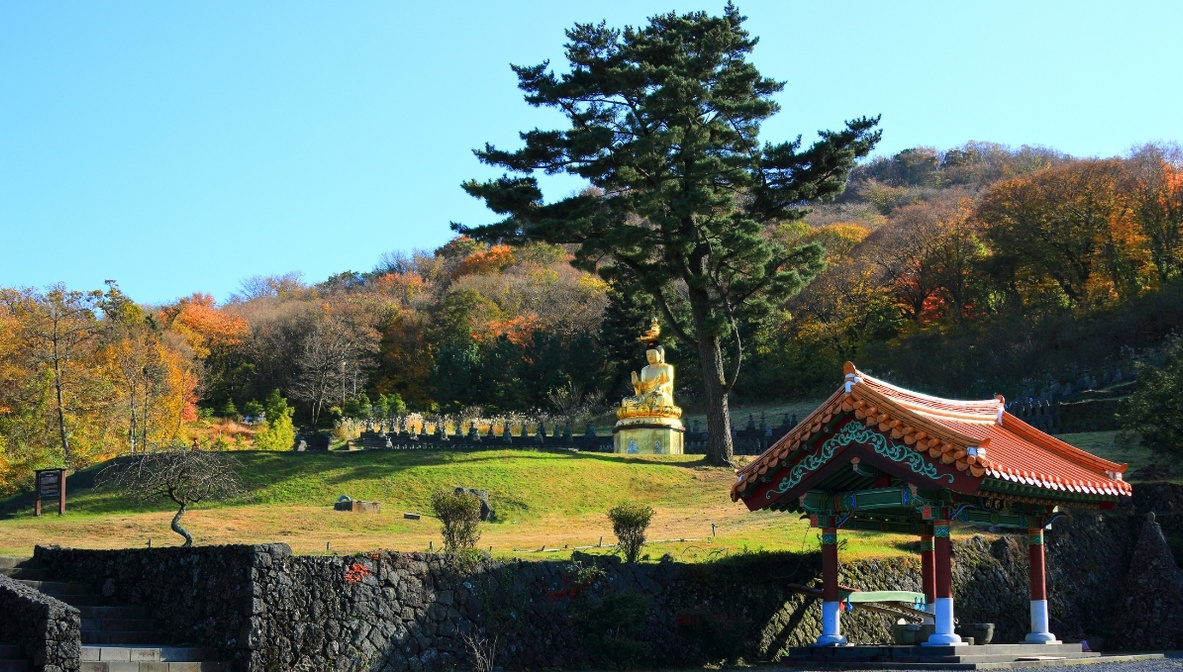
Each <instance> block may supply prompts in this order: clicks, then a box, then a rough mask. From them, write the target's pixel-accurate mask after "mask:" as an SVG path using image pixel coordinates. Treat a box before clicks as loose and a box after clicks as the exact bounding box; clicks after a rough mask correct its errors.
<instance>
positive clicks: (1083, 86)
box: [0, 0, 1183, 303]
mask: <svg viewBox="0 0 1183 672" xmlns="http://www.w3.org/2000/svg"><path fill="white" fill-rule="evenodd" d="M722 6H723V4H722V3H721V2H718V3H709V4H707V3H701V2H672V1H668V0H667V1H666V2H646V1H643V0H632V1H630V2H617V1H611V0H609V1H600V2H595V3H589V2H578V3H577V2H553V1H552V2H495V3H491V2H431V3H405V2H362V1H359V2H349V3H302V2H282V3H281V2H273V3H271V2H215V1H207V2H200V3H181V2H137V3H130V2H116V1H111V2H69V3H63V2H48V1H46V2H40V1H39V2H33V1H31V0H29V1H26V2H17V1H8V2H3V3H0V234H2V237H0V286H44V285H47V284H50V283H53V282H65V283H66V284H68V285H70V286H71V287H74V288H78V289H90V288H97V287H101V285H102V282H103V280H105V279H107V278H113V279H116V280H118V281H119V282H120V284H121V285H122V287H123V289H124V291H126V292H127V293H128V294H129V295H130V296H132V297H133V298H135V299H136V300H138V301H141V302H148V303H158V302H165V301H169V300H172V299H175V298H177V297H180V296H185V295H188V294H191V293H193V292H198V291H201V292H208V293H212V294H213V295H214V296H215V297H217V298H219V299H225V298H227V297H228V296H229V295H230V293H231V292H233V291H235V289H236V288H237V287H238V283H239V282H240V281H241V280H242V279H243V278H246V277H249V276H252V275H260V274H280V273H285V272H288V271H302V272H303V273H304V276H305V279H306V280H309V281H314V282H315V281H320V280H322V279H324V278H325V277H327V276H328V275H330V274H332V273H336V272H339V271H344V270H355V271H365V270H369V269H370V268H372V267H373V266H374V264H375V263H376V262H377V260H378V257H379V255H380V254H381V253H383V252H385V251H390V250H400V249H401V250H411V249H415V248H425V249H431V248H434V247H436V246H438V245H440V244H442V243H443V242H445V241H446V240H447V239H448V238H449V237H450V235H451V233H450V230H449V228H448V222H449V221H460V222H464V223H468V224H476V223H484V222H487V221H491V220H492V219H493V216H492V214H491V213H489V212H488V211H486V210H485V209H484V208H483V206H482V205H481V204H480V203H479V202H477V201H475V200H473V199H471V198H469V197H468V196H467V195H466V194H464V193H463V192H462V191H461V190H460V187H459V184H460V182H461V181H463V180H464V179H467V178H470V177H488V176H490V175H492V174H493V173H492V172H491V171H490V170H489V169H487V168H484V167H482V166H480V165H479V164H478V163H477V161H476V159H475V158H474V157H473V156H472V153H471V149H472V148H474V147H478V146H481V145H483V143H485V142H486V141H491V142H493V143H495V144H499V145H502V146H506V147H512V146H515V143H516V142H517V133H518V131H520V130H526V129H529V128H533V127H535V126H539V127H544V128H546V127H556V126H558V125H560V124H561V121H562V119H561V118H560V117H558V116H557V115H556V114H555V113H553V112H549V111H545V110H537V109H534V108H531V107H529V106H528V105H526V104H525V103H524V102H523V101H522V99H521V94H520V92H519V91H518V90H517V88H516V80H515V79H514V76H513V73H512V72H511V71H510V69H509V65H508V64H509V63H519V64H535V63H538V62H541V61H543V60H546V59H551V60H552V62H555V63H560V62H561V55H562V45H563V42H564V36H563V30H564V29H565V28H567V27H570V26H571V25H572V24H574V23H575V22H593V21H597V22H598V21H599V20H601V19H603V20H607V21H608V23H609V24H611V25H616V26H620V25H624V24H633V25H636V24H640V23H643V22H644V20H645V18H646V17H648V16H650V15H653V14H656V13H661V12H666V11H670V10H675V9H676V10H677V11H680V12H682V11H690V10H699V9H702V10H707V11H710V12H712V13H719V12H720V11H721V9H722ZM739 7H740V9H741V10H742V12H743V13H744V14H745V15H747V16H748V17H749V21H748V23H747V27H748V29H749V30H750V31H751V32H752V33H753V34H755V35H758V36H760V44H759V45H758V46H757V48H756V50H755V53H754V56H753V61H754V62H755V63H756V65H757V66H758V67H759V68H760V70H761V71H762V72H763V73H764V74H766V75H768V76H772V77H775V78H777V79H782V80H785V81H786V82H787V86H786V88H785V91H784V92H783V93H782V94H781V95H780V97H779V102H780V103H781V105H782V106H783V111H782V112H781V113H780V114H779V115H778V116H777V117H775V118H774V119H773V120H771V121H770V122H768V123H767V124H766V125H765V127H764V136H765V137H766V138H767V139H768V140H781V139H785V138H790V137H793V136H796V135H797V134H798V133H801V134H804V135H805V137H806V139H807V140H808V139H809V138H811V137H812V136H813V134H814V132H816V131H817V130H818V129H823V128H837V127H840V126H841V124H842V122H843V121H844V120H845V119H849V118H852V117H856V116H860V115H864V114H866V115H874V114H882V115H883V120H882V124H881V125H882V129H883V142H882V143H881V145H880V147H879V153H883V154H891V153H894V152H897V151H899V150H901V149H905V148H908V147H914V146H918V145H926V146H934V147H938V148H948V147H952V146H955V145H960V144H962V143H964V142H966V141H968V140H986V141H992V142H1000V143H1004V144H1009V145H1015V146H1017V145H1021V144H1039V145H1046V146H1050V147H1055V148H1057V149H1060V150H1062V151H1065V152H1068V153H1071V154H1076V155H1081V156H1111V155H1116V154H1121V153H1124V152H1125V151H1126V150H1127V149H1129V148H1130V147H1131V146H1132V145H1134V144H1138V143H1143V142H1147V141H1154V140H1167V141H1183V87H1181V86H1180V77H1179V75H1178V72H1179V67H1180V64H1181V63H1183V40H1180V39H1179V37H1178V36H1179V34H1180V31H1181V29H1183V3H1179V2H1165V1H1164V2H1159V3H1155V2H1141V3H1136V4H1134V3H1129V4H1127V5H1125V6H1121V7H1118V3H1100V2H1097V3H1089V2H1036V3H1033V2H1021V3H1020V2H1015V3H1007V2H977V3H953V2H925V3H919V2H918V3H903V2H893V3H882V2H844V3H832V2H813V3H804V2H787V1H784V0H780V1H771V0H770V1H759V2H757V1H747V2H740V3H739ZM578 186H579V185H578V183H576V182H574V181H572V180H570V179H565V178H554V179H551V180H548V181H547V182H544V187H545V188H546V189H547V191H548V193H549V194H550V195H551V196H552V197H561V196H564V195H566V194H567V193H570V192H571V191H572V190H574V189H577V188H578Z"/></svg>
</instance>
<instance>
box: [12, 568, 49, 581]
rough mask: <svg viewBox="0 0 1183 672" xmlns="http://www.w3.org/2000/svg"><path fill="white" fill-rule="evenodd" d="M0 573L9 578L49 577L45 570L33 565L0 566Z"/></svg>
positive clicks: (38, 579) (37, 579)
mask: <svg viewBox="0 0 1183 672" xmlns="http://www.w3.org/2000/svg"><path fill="white" fill-rule="evenodd" d="M0 574H3V575H4V576H7V577H8V578H10V579H27V580H30V581H44V580H45V579H46V578H48V577H49V574H48V573H47V572H46V570H44V569H41V568H33V567H0Z"/></svg>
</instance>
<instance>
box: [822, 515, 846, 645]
mask: <svg viewBox="0 0 1183 672" xmlns="http://www.w3.org/2000/svg"><path fill="white" fill-rule="evenodd" d="M841 618H842V603H840V602H839V601H838V529H837V528H833V527H825V528H822V634H821V635H820V636H819V637H818V638H817V643H816V644H815V646H846V638H845V637H843V636H842V626H841Z"/></svg>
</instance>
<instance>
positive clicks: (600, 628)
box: [37, 514, 1153, 672]
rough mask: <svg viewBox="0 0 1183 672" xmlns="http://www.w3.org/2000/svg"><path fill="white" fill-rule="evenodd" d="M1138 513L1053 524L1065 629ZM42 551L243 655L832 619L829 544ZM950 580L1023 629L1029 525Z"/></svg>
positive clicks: (372, 661)
mask: <svg viewBox="0 0 1183 672" xmlns="http://www.w3.org/2000/svg"><path fill="white" fill-rule="evenodd" d="M1126 519H1127V517H1126V516H1120V515H1119V516H1109V517H1104V518H1102V517H1100V516H1097V515H1095V514H1093V515H1081V516H1078V517H1077V518H1076V519H1065V520H1060V521H1058V522H1057V523H1056V524H1055V527H1054V530H1053V531H1052V532H1049V533H1048V535H1047V544H1048V546H1047V549H1048V554H1049V557H1048V570H1049V572H1048V582H1049V586H1048V588H1049V597H1050V599H1051V613H1052V631H1053V632H1055V633H1056V634H1057V635H1059V636H1060V637H1061V638H1062V639H1066V640H1069V641H1071V640H1078V639H1081V638H1088V639H1089V640H1090V642H1096V641H1098V638H1102V639H1103V638H1104V637H1105V636H1106V635H1107V634H1108V632H1109V630H1110V628H1111V623H1110V621H1111V614H1112V612H1113V610H1112V608H1111V607H1112V605H1113V604H1114V603H1115V602H1114V601H1115V600H1118V599H1120V593H1119V591H1120V590H1121V587H1122V585H1121V584H1122V582H1121V581H1120V580H1119V579H1120V578H1121V577H1123V576H1125V568H1126V566H1127V565H1128V563H1129V558H1128V557H1127V553H1128V549H1130V548H1132V546H1133V544H1132V543H1131V542H1132V540H1131V539H1128V536H1129V534H1130V531H1129V526H1128V525H1127V524H1126ZM851 534H854V533H851ZM910 550H917V549H915V548H912V549H910ZM37 557H38V558H39V559H40V560H41V561H42V562H43V563H45V565H46V566H47V567H48V568H49V569H50V571H51V572H52V573H53V574H54V575H55V577H57V578H63V579H72V580H84V581H87V582H89V583H90V584H91V585H93V586H94V587H95V588H96V589H97V590H99V591H100V592H101V594H103V595H105V596H108V597H109V598H111V599H112V600H113V601H115V602H123V603H134V604H142V605H145V606H149V607H152V608H153V613H154V614H156V615H157V617H159V618H160V619H161V620H162V621H163V622H164V623H165V624H166V625H167V627H168V631H169V633H170V635H171V636H172V637H173V638H174V642H173V643H189V644H200V645H205V646H216V647H219V648H220V649H221V650H222V651H223V653H224V657H225V658H226V659H227V660H232V661H234V668H235V669H237V670H242V671H243V672H246V671H250V672H262V671H265V670H384V671H387V670H388V671H398V672H402V671H407V672H421V671H429V670H448V669H466V668H469V667H471V665H472V657H473V646H474V645H476V646H477V647H478V648H479V646H480V645H479V642H480V641H481V640H485V641H486V642H491V641H492V640H493V639H494V638H495V639H496V642H497V646H498V649H497V654H496V664H498V665H503V666H505V667H507V668H556V667H563V668H579V669H585V668H587V667H590V666H595V667H607V666H609V665H610V664H611V662H612V661H611V660H608V659H605V658H604V657H603V656H604V654H605V651H606V650H609V649H613V648H615V649H619V650H625V649H628V650H631V651H633V652H634V653H635V655H636V656H637V658H638V660H639V661H640V662H641V663H643V664H646V665H652V666H660V667H673V666H699V665H702V664H704V663H708V662H718V661H721V660H723V659H727V658H729V659H734V658H736V657H742V658H744V659H745V660H749V661H752V660H772V659H776V658H778V657H780V656H781V655H782V654H783V653H785V651H786V650H787V649H788V648H789V647H792V646H801V645H806V644H809V643H810V642H812V641H813V639H814V637H816V635H817V633H818V631H819V630H820V621H821V609H820V604H819V603H818V601H817V600H815V599H812V598H807V597H805V596H803V595H801V594H799V593H796V592H793V591H792V590H791V589H790V587H789V584H791V583H798V584H803V583H808V582H809V581H810V580H813V579H816V578H817V577H818V576H819V575H820V558H819V555H818V554H816V553H813V554H804V555H797V554H790V553H776V554H766V553H757V554H741V555H737V556H732V557H729V558H726V559H724V560H721V561H718V562H714V563H704V564H682V563H677V562H673V561H672V560H671V561H666V562H659V563H656V564H648V563H646V564H637V565H628V564H622V563H621V562H620V561H619V560H618V559H616V558H615V557H608V556H590V555H584V554H580V553H576V554H574V555H573V558H572V560H570V561H565V562H559V561H553V562H521V561H513V562H493V561H489V560H479V561H474V562H473V563H471V564H469V565H468V566H467V567H465V568H463V569H458V568H457V567H456V566H455V564H454V563H453V562H451V561H449V560H448V559H447V558H445V557H444V556H442V555H439V554H426V553H393V552H380V553H374V554H366V555H358V556H352V557H335V556H334V557H323V556H293V555H292V554H291V552H290V550H289V549H288V547H287V546H286V545H282V544H274V545H266V546H253V547H245V546H238V547H233V546H232V547H198V548H190V549H183V548H168V549H151V550H149V549H136V550H124V551H85V550H70V549H56V548H39V549H38V550H37ZM918 566H919V560H918V558H915V559H914V558H907V557H905V558H894V559H889V560H862V561H852V562H843V563H842V564H841V575H840V580H841V581H842V582H843V583H845V584H848V585H852V586H855V587H857V588H861V589H867V590H874V589H902V590H913V591H919V590H920V577H919V569H918ZM954 587H955V597H956V610H957V615H958V617H959V618H960V620H961V621H962V622H977V621H991V622H994V623H995V624H996V629H997V637H998V641H1017V640H1019V639H1021V638H1022V637H1023V635H1024V634H1025V633H1026V631H1027V624H1028V604H1029V603H1028V585H1027V548H1026V543H1025V540H1024V539H1022V538H1018V537H999V538H997V539H995V540H993V541H989V540H987V539H985V538H983V537H972V538H968V539H966V538H962V539H960V540H958V541H956V543H955V545H954ZM622 596H631V597H622ZM614 610H615V611H614ZM1145 617H1146V618H1153V615H1146V616H1145ZM605 623H607V624H608V626H610V627H607V626H605ZM842 625H843V630H844V632H845V634H846V635H847V636H848V637H849V638H850V640H851V641H852V642H858V643H869V642H885V641H888V640H889V638H890V625H891V623H890V619H889V618H888V617H886V616H883V615H879V614H874V613H871V612H866V611H855V612H853V613H847V614H844V615H843V618H842ZM630 647H631V648H630Z"/></svg>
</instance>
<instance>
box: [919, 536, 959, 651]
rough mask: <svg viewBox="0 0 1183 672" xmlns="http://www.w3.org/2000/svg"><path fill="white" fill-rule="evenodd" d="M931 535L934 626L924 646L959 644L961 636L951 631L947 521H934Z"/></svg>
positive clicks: (951, 610)
mask: <svg viewBox="0 0 1183 672" xmlns="http://www.w3.org/2000/svg"><path fill="white" fill-rule="evenodd" d="M932 536H933V547H934V548H933V560H934V563H933V564H935V565H936V572H935V574H936V591H935V592H936V600H935V606H936V609H935V610H934V618H933V621H934V626H935V627H934V630H933V634H932V636H930V637H929V638H928V641H927V642H925V643H924V646H954V645H957V644H961V637H959V636H958V635H957V633H956V632H954V631H953V627H954V626H953V548H952V546H951V543H950V539H949V521H948V520H938V521H936V523H935V524H934V525H933V528H932Z"/></svg>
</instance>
